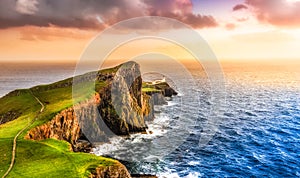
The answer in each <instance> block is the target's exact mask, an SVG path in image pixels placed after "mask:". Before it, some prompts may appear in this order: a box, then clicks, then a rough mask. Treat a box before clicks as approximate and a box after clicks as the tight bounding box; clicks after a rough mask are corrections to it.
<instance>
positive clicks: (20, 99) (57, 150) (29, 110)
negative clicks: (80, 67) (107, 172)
mask: <svg viewBox="0 0 300 178" xmlns="http://www.w3.org/2000/svg"><path fill="white" fill-rule="evenodd" d="M110 70H112V69H110ZM110 70H105V71H104V72H110ZM71 82H72V79H71V78H70V79H66V80H63V81H60V82H56V83H54V84H50V85H42V86H37V87H33V88H31V89H25V90H16V91H14V92H12V93H10V94H8V95H6V96H4V97H3V98H0V116H1V115H3V114H5V113H8V112H14V113H17V114H18V118H17V119H15V120H13V121H10V122H7V123H5V124H2V125H0V149H1V151H0V176H1V177H2V176H3V175H4V173H5V172H6V170H7V169H8V167H9V164H10V160H11V152H12V144H13V139H14V137H15V135H16V134H17V133H18V132H19V131H20V130H22V129H23V128H24V127H25V126H26V125H27V124H28V123H30V122H31V121H33V120H34V122H33V124H31V125H30V126H29V127H28V129H26V130H25V131H24V132H23V133H22V134H21V135H20V136H19V137H18V142H17V150H16V161H15V165H14V167H13V169H12V171H11V172H10V174H9V175H8V176H7V177H61V176H62V177H86V176H88V175H89V174H90V171H91V170H92V169H93V168H95V167H97V166H100V165H102V166H107V165H113V164H115V163H116V161H115V160H112V159H108V158H103V157H97V156H95V155H92V154H86V153H74V152H72V151H70V148H71V147H70V145H69V143H67V142H65V141H58V140H53V139H48V140H44V141H32V140H25V139H24V136H25V134H26V133H27V131H28V130H29V129H31V128H33V127H36V126H37V125H41V124H43V123H46V122H47V121H49V120H50V119H52V118H53V117H54V116H55V115H56V114H57V113H59V112H60V111H62V110H64V109H66V108H69V107H71V106H72V104H73V100H72V83H71ZM84 85H89V86H90V85H94V83H93V82H87V83H85V84H84ZM105 85H106V82H105V81H98V82H97V83H96V87H97V88H99V87H103V86H105ZM82 90H83V91H82V93H86V95H83V96H81V97H79V98H78V101H77V102H79V101H80V100H84V99H86V98H88V97H90V95H91V94H93V92H94V91H90V87H82ZM84 90H89V91H84ZM34 96H36V97H37V98H39V100H40V101H41V102H42V103H43V104H44V105H45V109H44V111H43V112H42V113H41V114H38V113H39V111H40V109H41V105H40V104H39V103H38V101H37V100H36V99H35V98H34Z"/></svg>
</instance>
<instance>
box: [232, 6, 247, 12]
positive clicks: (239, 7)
mask: <svg viewBox="0 0 300 178" xmlns="http://www.w3.org/2000/svg"><path fill="white" fill-rule="evenodd" d="M242 9H248V7H247V6H246V5H244V4H238V5H236V6H234V7H233V8H232V10H233V11H238V10H242Z"/></svg>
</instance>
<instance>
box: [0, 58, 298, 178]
mask: <svg viewBox="0 0 300 178" xmlns="http://www.w3.org/2000/svg"><path fill="white" fill-rule="evenodd" d="M298 67H299V66H298ZM73 72H74V65H73V64H72V65H71V64H70V65H60V64H59V65H58V64H34V65H28V64H11V63H9V64H7V63H6V64H1V70H0V83H1V85H0V95H1V96H3V95H5V94H6V93H8V92H9V91H11V90H14V89H17V88H28V87H32V86H34V85H38V84H46V83H51V82H55V81H57V80H60V79H64V78H67V77H70V76H72V74H73ZM193 72H194V73H195V75H194V77H195V80H196V81H197V84H198V85H196V86H194V88H189V91H191V93H192V92H195V93H197V96H200V101H199V103H197V104H193V103H191V104H190V105H189V107H190V110H189V111H187V113H188V115H186V113H184V112H182V110H181V108H182V107H183V106H182V99H183V98H184V97H190V96H189V95H187V94H186V93H180V95H179V96H176V97H173V99H172V100H171V101H169V103H168V105H165V106H157V107H156V108H155V110H156V113H155V114H156V118H155V120H154V121H153V122H149V123H148V126H149V128H148V133H150V131H151V132H152V134H134V135H132V136H130V137H129V138H120V137H113V138H111V140H110V143H108V144H103V145H100V146H98V147H97V148H95V149H94V150H93V152H94V153H95V154H97V155H106V156H111V157H114V158H117V159H120V160H122V158H125V157H126V155H130V154H131V155H132V158H133V159H136V160H135V161H133V162H130V161H126V160H125V161H124V164H126V166H127V167H128V169H129V170H130V171H131V172H132V173H148V174H155V175H158V176H159V177H186V178H191V177H300V154H299V150H300V95H299V93H300V79H299V76H300V72H299V70H298V68H297V67H295V68H293V69H291V68H283V67H282V66H271V67H264V66H260V65H257V66H255V67H249V66H248V65H228V66H224V79H225V86H226V104H225V105H224V106H223V108H222V110H221V111H222V112H220V113H219V115H218V116H216V118H214V119H216V120H218V121H220V122H218V129H217V131H216V133H215V134H214V135H213V136H212V138H211V139H210V141H209V142H208V143H207V144H206V145H205V146H199V139H200V138H201V136H202V133H203V129H204V127H205V126H206V125H205V124H204V123H206V122H207V115H209V113H207V110H206V109H207V108H209V106H211V105H213V104H214V103H211V102H210V100H209V96H210V88H208V87H207V86H208V85H207V79H205V78H203V77H202V76H201V75H199V76H198V77H197V71H193V70H191V73H193ZM191 86H193V85H190V86H177V87H178V89H179V90H180V87H191ZM191 96H192V95H191ZM194 107H196V108H194ZM179 111H181V112H179ZM187 119H190V120H192V121H193V122H190V120H189V122H186V120H187ZM182 128H187V129H182ZM180 130H182V132H184V131H186V130H187V131H188V132H184V134H183V135H180V134H181V132H179V131H180ZM174 131H175V132H174ZM177 131H178V136H179V137H178V140H180V142H173V141H174V138H172V137H171V135H172V134H174V133H177ZM170 133H172V134H170ZM166 135H167V136H168V137H166V138H169V142H165V144H161V143H164V142H162V141H160V142H157V140H159V139H161V138H164V136H166ZM176 135H177V134H175V140H176ZM180 138H184V139H180ZM163 141H168V139H166V140H163ZM145 143H147V145H148V146H149V147H147V148H143V146H144V145H145ZM172 144H174V145H176V147H175V148H172V149H168V150H167V152H164V151H163V149H165V145H168V146H171V145H172ZM148 148H152V151H153V155H155V154H157V155H159V156H158V157H155V156H154V157H153V158H151V155H146V156H147V157H145V152H147V151H148V150H149V149H148ZM155 149H156V150H155ZM159 150H161V152H160V151H159ZM161 155H163V156H161ZM149 156H150V157H149ZM138 158H141V159H138ZM147 160H150V161H147Z"/></svg>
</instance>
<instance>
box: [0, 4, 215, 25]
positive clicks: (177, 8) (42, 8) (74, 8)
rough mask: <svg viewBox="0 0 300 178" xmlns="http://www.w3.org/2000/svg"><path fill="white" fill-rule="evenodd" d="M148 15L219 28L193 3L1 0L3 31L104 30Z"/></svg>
mask: <svg viewBox="0 0 300 178" xmlns="http://www.w3.org/2000/svg"><path fill="white" fill-rule="evenodd" d="M145 15H146V16H148V15H158V16H163V17H170V18H174V19H177V20H180V21H182V22H184V23H187V24H188V25H191V26H192V27H195V28H203V27H213V26H217V22H216V21H215V19H214V18H213V17H212V16H205V15H196V14H194V13H193V12H192V3H191V1H190V0H163V1H161V0H135V1H133V0H98V1H96V0H16V1H13V0H1V1H0V28H9V27H19V26H25V25H33V26H41V27H47V26H51V25H54V26H59V27H76V28H96V29H101V28H104V25H112V24H114V23H116V22H119V21H122V20H125V19H128V18H132V17H139V16H145ZM97 17H98V18H97ZM97 19H98V20H97ZM99 19H101V21H100V22H99ZM101 22H103V24H101Z"/></svg>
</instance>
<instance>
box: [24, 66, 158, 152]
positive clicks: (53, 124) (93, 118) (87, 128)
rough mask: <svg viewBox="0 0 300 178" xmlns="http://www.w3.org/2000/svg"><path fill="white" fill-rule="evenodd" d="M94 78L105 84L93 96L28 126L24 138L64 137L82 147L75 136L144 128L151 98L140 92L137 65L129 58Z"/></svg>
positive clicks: (94, 138) (100, 136) (96, 137)
mask: <svg viewBox="0 0 300 178" xmlns="http://www.w3.org/2000/svg"><path fill="white" fill-rule="evenodd" d="M96 80H98V81H100V82H103V81H105V82H106V83H107V84H106V85H105V86H103V87H101V88H99V89H98V90H97V91H96V94H95V97H94V98H91V99H90V100H88V101H84V102H81V103H80V104H78V105H76V106H73V107H71V108H69V109H66V110H64V111H61V112H60V113H58V114H57V115H56V116H55V117H54V118H53V119H52V120H51V121H49V122H48V123H45V124H43V125H41V126H38V127H36V128H34V129H32V130H30V131H29V133H28V134H27V136H26V138H27V139H33V140H41V139H47V138H56V139H59V140H66V141H68V142H70V143H71V144H72V145H73V149H74V150H75V151H81V149H80V148H78V147H80V146H79V145H82V142H79V141H78V140H82V139H86V138H87V139H88V140H89V141H90V142H104V141H107V138H108V136H110V135H112V134H117V135H128V134H130V133H134V132H144V131H145V130H146V128H147V127H146V124H145V121H146V120H152V119H153V118H154V108H153V105H154V102H153V99H152V98H151V96H150V95H147V94H142V90H141V88H142V78H141V74H140V68H139V65H138V64H137V63H135V62H128V63H125V64H123V65H122V66H119V67H118V70H117V72H115V71H112V72H109V73H108V72H106V73H102V72H101V71H100V72H99V73H98V74H97V76H96ZM84 149H86V148H84Z"/></svg>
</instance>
